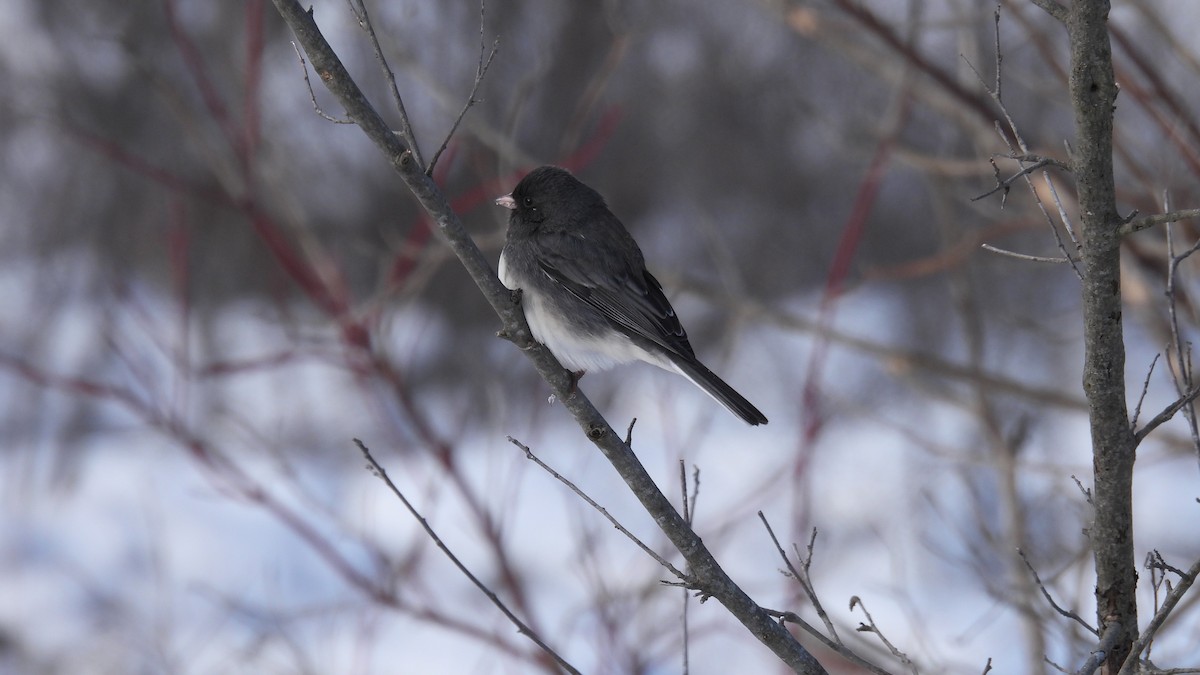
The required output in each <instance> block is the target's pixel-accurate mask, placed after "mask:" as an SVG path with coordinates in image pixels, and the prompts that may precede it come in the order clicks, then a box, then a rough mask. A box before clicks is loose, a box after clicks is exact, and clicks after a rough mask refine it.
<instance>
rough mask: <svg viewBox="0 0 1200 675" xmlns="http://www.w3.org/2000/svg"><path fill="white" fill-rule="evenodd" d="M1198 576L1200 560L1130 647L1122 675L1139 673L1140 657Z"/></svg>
mask: <svg viewBox="0 0 1200 675" xmlns="http://www.w3.org/2000/svg"><path fill="white" fill-rule="evenodd" d="M1197 576H1200V560H1197V561H1196V562H1194V563H1192V566H1191V567H1190V568H1188V571H1187V572H1181V573H1180V575H1179V582H1178V583H1176V584H1175V588H1172V589H1171V592H1170V593H1167V597H1166V599H1165V600H1163V604H1162V607H1159V608H1158V611H1157V612H1155V613H1154V616H1153V617H1152V618H1151V619H1150V623H1148V624H1146V627H1145V628H1144V629H1142V633H1141V635H1139V636H1138V639H1137V640H1135V641H1134V643H1133V646H1132V647H1130V649H1129V656H1128V657H1126V658H1125V663H1124V664H1123V665H1122V666H1121V672H1120V675H1133V673H1136V672H1138V670H1137V668H1138V657H1139V656H1141V653H1142V652H1143V651H1144V650H1146V649H1147V648H1149V646H1150V643H1151V641H1153V640H1154V636H1155V634H1156V633H1158V629H1159V628H1161V627H1162V625H1163V622H1164V621H1166V620H1167V617H1169V616H1170V615H1171V612H1172V611H1173V610H1174V609H1175V606H1176V605H1177V604H1179V600H1180V599H1181V598H1183V594H1184V593H1187V591H1188V589H1189V588H1191V587H1192V584H1193V583H1195V581H1196V577H1197Z"/></svg>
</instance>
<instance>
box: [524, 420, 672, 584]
mask: <svg viewBox="0 0 1200 675" xmlns="http://www.w3.org/2000/svg"><path fill="white" fill-rule="evenodd" d="M507 438H508V442H509V443H512V444H513V445H515V446H517V447H518V448H520V449H521V450H523V451H524V452H525V458H526V459H529V460H532V461H533V463H534V464H537V465H538V466H539V467H541V468H542V470H544V471H545V472H546V473H548V474H550V475H551V476H553V477H554V478H555V479H556V480H558V482H560V483H562V484H563V485H566V486H567V487H568V488H570V490H571V492H574V493H575V494H576V495H578V496H579V498H580V499H582V500H583V501H585V502H587V503H588V505H589V506H591V507H592V508H593V509H596V510H597V511H598V512H600V515H602V516H604V517H605V519H607V520H608V522H610V523H612V526H613V527H615V528H617V530H618V531H619V532H620V533H621V534H623V535H625V536H626V537H629V540H630V541H632V542H633V543H634V544H637V547H638V548H640V549H642V551H644V552H645V553H646V555H648V556H650V557H651V558H654V561H655V562H657V563H658V564H659V565H662V566H663V567H665V568H666V569H667V570H669V571H670V572H671V574H674V575H675V576H676V577H678V578H679V579H681V580H682V581H683V582H684V584H685V586H686V587H687V588H691V586H687V584H690V583H691V581H692V578H691V576H690V575H687V574H684V573H683V572H680V571H679V570H678V569H677V568H676V567H675V566H674V565H672V564H671V563H670V562H669V561H668V560H667V559H666V558H664V557H662V556H661V555H659V554H658V553H657V552H656V551H655V550H654V549H652V548H650V547H649V546H647V545H646V544H644V543H643V542H642V540H641V539H638V538H637V537H636V536H634V534H633V533H632V532H630V531H629V530H627V529H625V526H624V525H622V524H621V523H620V521H618V520H617V519H616V518H614V517H613V516H612V514H610V513H609V512H608V509H606V508H604V507H603V506H600V504H598V503H596V500H594V499H592V498H591V497H589V496H588V494H587V493H586V492H584V491H583V490H581V489H580V488H579V486H578V485H575V484H574V483H572V482H571V480H570V479H568V478H567V477H566V476H563V475H562V474H560V473H559V472H557V471H555V470H554V469H552V468H551V467H550V465H549V464H546V463H545V462H543V461H542V460H541V458H540V457H538V456H537V455H535V454H533V450H530V449H529V446H528V445H525V444H524V443H522V442H521V441H518V440H517V439H515V438H513V437H512V436H508V437H507Z"/></svg>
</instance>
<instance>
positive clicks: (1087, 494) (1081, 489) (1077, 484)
mask: <svg viewBox="0 0 1200 675" xmlns="http://www.w3.org/2000/svg"><path fill="white" fill-rule="evenodd" d="M1071 480H1073V481H1075V487H1077V488H1079V492H1080V493H1081V494H1082V495H1083V498H1084V500H1085V501H1087V503H1088V504H1091V505H1092V506H1095V504H1092V491H1091V490H1090V489H1088V488H1085V487H1084V486H1083V482H1081V481H1080V480H1079V479H1078V478H1077V477H1076V476H1075V474H1071Z"/></svg>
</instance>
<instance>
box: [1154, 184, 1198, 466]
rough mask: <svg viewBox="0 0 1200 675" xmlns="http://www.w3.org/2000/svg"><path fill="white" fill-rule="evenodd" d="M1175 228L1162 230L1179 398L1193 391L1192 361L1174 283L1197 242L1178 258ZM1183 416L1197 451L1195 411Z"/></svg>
mask: <svg viewBox="0 0 1200 675" xmlns="http://www.w3.org/2000/svg"><path fill="white" fill-rule="evenodd" d="M1170 207H1171V202H1170V198H1169V196H1168V195H1166V194H1164V195H1163V210H1164V211H1168V212H1169V211H1170V210H1171V208H1170ZM1174 233H1175V228H1173V227H1171V225H1170V224H1169V223H1168V224H1167V227H1166V235H1167V257H1168V260H1169V263H1168V266H1167V289H1166V295H1167V318H1168V321H1169V326H1170V329H1171V344H1172V346H1173V347H1174V349H1175V359H1176V367H1175V368H1173V369H1172V375H1173V377H1172V380H1173V381H1174V382H1175V391H1176V393H1178V394H1180V396H1181V397H1182V396H1183V395H1184V392H1186V391H1188V390H1191V389H1194V388H1195V387H1194V386H1193V382H1192V359H1191V350H1190V348H1189V349H1188V350H1187V353H1185V352H1184V348H1183V344H1184V342H1183V339H1182V336H1181V332H1180V330H1179V312H1178V307H1177V304H1178V303H1177V302H1176V301H1175V282H1176V279H1177V278H1178V276H1179V265H1180V264H1181V263H1182V262H1183V261H1184V260H1186V259H1187V258H1188V257H1189V256H1191V255H1192V254H1193V253H1195V252H1196V250H1197V249H1198V248H1200V240H1197V241H1196V243H1195V244H1193V245H1192V247H1191V248H1189V249H1188V250H1187V251H1184V252H1183V253H1181V254H1179V255H1175V236H1174ZM1183 415H1184V418H1185V419H1186V420H1187V424H1188V431H1189V432H1191V436H1192V446H1193V447H1195V448H1196V449H1197V450H1198V451H1200V428H1198V427H1197V424H1196V411H1195V408H1193V407H1192V406H1191V405H1190V404H1185V405H1184V407H1183Z"/></svg>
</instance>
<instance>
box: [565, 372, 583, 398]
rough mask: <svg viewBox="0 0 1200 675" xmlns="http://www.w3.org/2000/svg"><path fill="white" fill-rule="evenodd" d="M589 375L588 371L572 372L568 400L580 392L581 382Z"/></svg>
mask: <svg viewBox="0 0 1200 675" xmlns="http://www.w3.org/2000/svg"><path fill="white" fill-rule="evenodd" d="M586 374H587V371H586V370H576V371H572V372H571V386H570V387H568V388H567V398H573V397H574V396H575V393H576V392H578V391H579V380H581V379H583V376H584V375H586Z"/></svg>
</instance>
